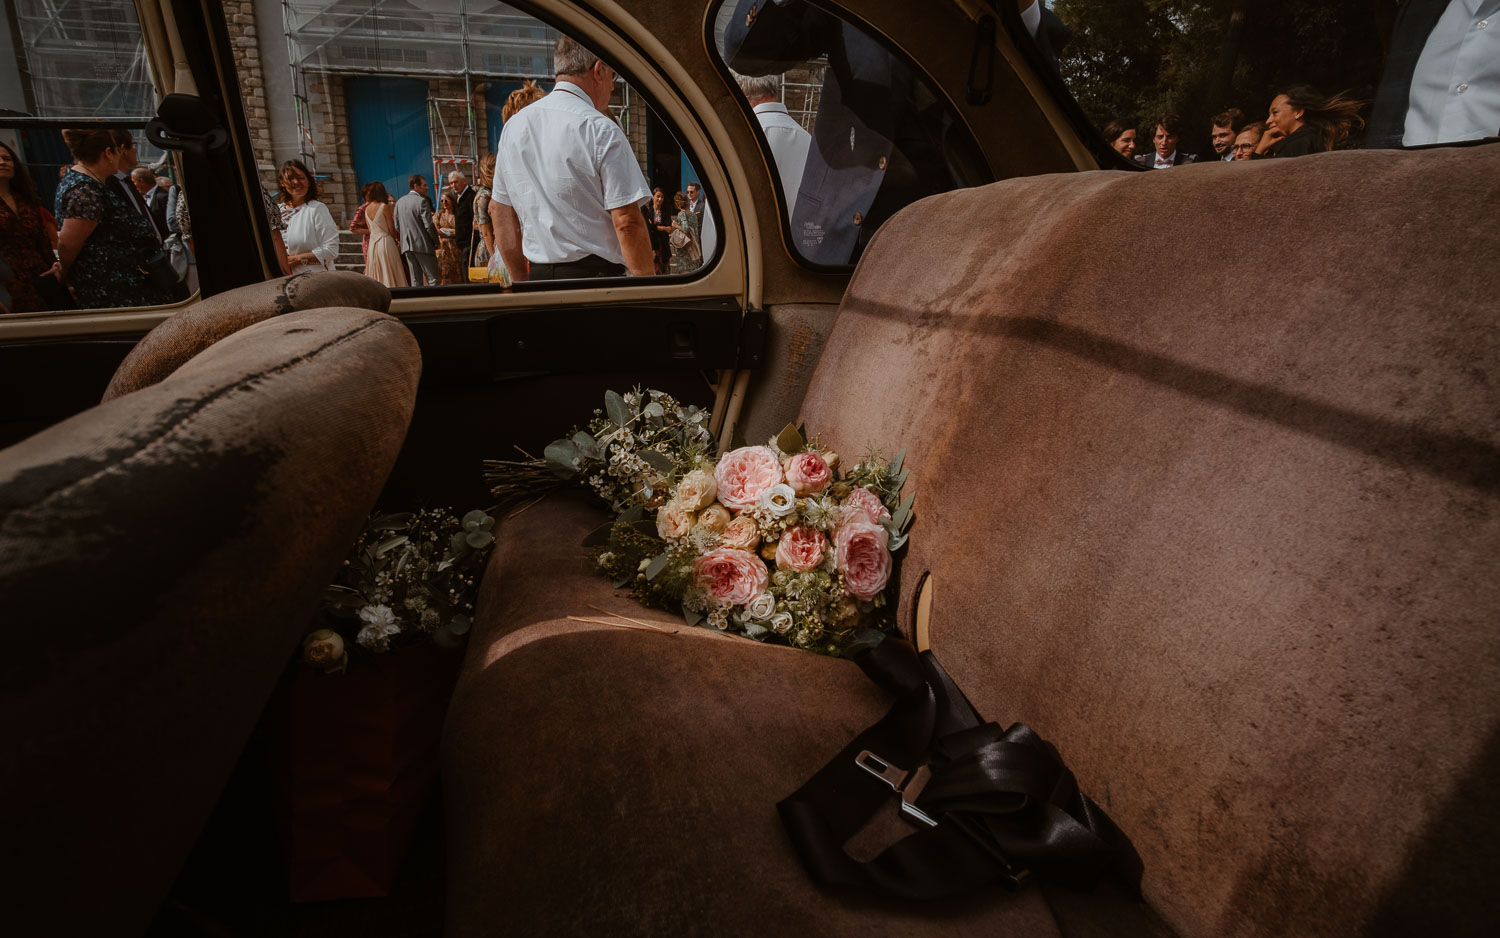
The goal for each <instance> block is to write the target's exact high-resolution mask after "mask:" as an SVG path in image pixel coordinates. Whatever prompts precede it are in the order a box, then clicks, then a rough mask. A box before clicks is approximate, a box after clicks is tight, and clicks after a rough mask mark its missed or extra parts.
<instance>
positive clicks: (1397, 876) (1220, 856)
mask: <svg viewBox="0 0 1500 938" xmlns="http://www.w3.org/2000/svg"><path fill="white" fill-rule="evenodd" d="M1497 246H1500V146H1495V145H1490V146H1480V147H1468V148H1462V149H1447V150H1439V151H1429V152H1420V153H1416V152H1414V153H1401V152H1341V153H1330V154H1322V155H1317V156H1310V157H1304V158H1298V159H1286V160H1269V161H1264V162H1257V163H1254V164H1251V165H1248V166H1240V165H1238V164H1213V165H1204V166H1189V167H1185V168H1179V169H1176V170H1173V171H1171V172H1157V173H1141V174H1133V173H1124V172H1095V173H1087V174H1082V175H1073V176H1052V177H1039V178H1034V179H1026V180H1014V181H1008V182H1002V183H997V184H995V185H992V186H989V187H986V188H983V189H980V190H970V191H964V192H957V193H951V194H947V195H942V196H937V197H933V198H931V199H928V200H926V201H923V202H921V203H919V204H917V205H915V206H913V207H911V208H910V209H908V210H907V211H905V212H903V213H901V214H900V215H898V216H897V217H896V218H894V219H893V220H891V221H890V222H888V223H887V224H886V225H885V226H884V227H883V228H882V229H881V231H880V233H879V235H878V236H877V237H876V238H875V239H874V241H873V243H872V244H871V246H870V249H869V250H868V251H867V252H866V254H865V256H864V258H863V260H862V262H861V264H860V266H859V269H858V271H857V273H856V275H855V278H854V281H853V283H852V284H851V286H850V289H849V292H848V295H847V296H846V298H845V301H844V303H843V305H842V307H841V309H840V313H839V318H838V321H837V322H836V324H835V326H834V329H833V333H832V335H831V337H830V339H829V342H828V346H827V348H826V350H825V351H824V353H823V356H822V360H821V361H820V363H819V366H818V370H817V372H816V374H815V375H814V378H813V382H812V385H811V388H810V390H809V393H808V396H807V399H806V401H805V403H804V407H803V411H802V415H801V416H802V419H803V420H804V421H805V423H806V425H807V426H808V428H809V429H810V430H819V431H822V432H823V433H824V434H825V440H826V441H827V442H830V443H832V444H833V445H834V446H835V448H837V449H838V450H839V451H840V452H859V451H861V450H862V449H863V447H865V446H867V445H869V444H875V445H878V446H881V447H884V448H885V449H886V450H887V453H888V455H889V454H893V453H894V451H896V450H898V449H900V448H902V447H906V448H908V450H909V455H908V458H907V465H908V466H909V467H911V469H912V476H911V480H910V482H909V483H908V485H909V486H910V487H911V488H910V491H914V492H915V493H916V496H917V501H916V511H917V524H916V526H915V528H914V529H913V537H912V541H911V546H910V548H909V554H908V556H907V557H906V558H905V561H904V563H903V566H902V570H901V585H902V587H903V590H904V592H905V596H906V598H907V599H909V598H910V591H911V589H912V587H914V585H915V583H916V579H917V577H918V576H919V575H920V574H921V573H922V572H924V571H929V570H930V571H932V573H933V583H934V589H935V594H934V603H933V613H932V625H931V632H930V635H931V645H932V647H933V649H934V651H935V652H936V653H937V655H938V657H939V659H940V660H941V661H943V662H944V663H945V665H946V666H947V667H948V669H949V670H950V671H951V672H952V673H953V675H954V677H955V679H956V680H957V682H958V684H959V686H961V687H963V688H964V689H965V690H966V691H967V693H968V694H969V695H970V696H971V697H972V699H973V701H974V703H975V704H976V705H977V707H978V708H979V710H980V712H981V713H983V714H985V715H986V716H987V717H989V718H990V719H994V720H997V721H999V722H1001V723H1007V724H1008V723H1010V722H1012V721H1024V722H1026V723H1028V724H1030V725H1031V726H1033V727H1034V728H1035V729H1036V730H1037V731H1038V732H1040V733H1041V734H1042V735H1043V736H1044V737H1046V738H1047V739H1049V740H1051V741H1053V742H1054V743H1056V744H1057V745H1058V746H1059V748H1060V749H1061V751H1062V753H1063V755H1064V757H1065V758H1066V760H1067V761H1068V762H1069V764H1070V765H1071V766H1072V767H1073V768H1074V769H1075V770H1076V772H1077V774H1078V776H1079V779H1080V781H1081V783H1082V785H1083V786H1084V788H1085V790H1086V791H1089V792H1091V793H1092V794H1093V795H1094V796H1095V797H1096V798H1097V799H1098V800H1099V801H1100V802H1101V803H1102V804H1103V805H1105V806H1106V808H1107V809H1108V810H1109V811H1110V812H1111V814H1112V815H1113V816H1114V817H1115V818H1116V819H1117V820H1118V821H1119V823H1120V825H1121V826H1122V827H1123V829H1124V830H1125V831H1126V832H1127V833H1128V834H1129V835H1131V837H1132V838H1133V840H1134V843H1135V845H1136V847H1137V848H1138V849H1139V851H1140V853H1141V856H1142V858H1143V859H1144V861H1145V868H1146V874H1145V884H1144V885H1145V892H1146V897H1147V899H1148V900H1149V901H1150V902H1151V903H1152V904H1153V905H1154V906H1156V907H1157V908H1158V909H1159V910H1160V911H1161V912H1162V913H1163V914H1164V916H1165V917H1166V918H1167V920H1168V921H1169V922H1170V923H1171V924H1172V925H1173V926H1174V927H1175V928H1177V929H1178V930H1180V931H1181V932H1182V933H1183V934H1184V935H1189V936H1217V935H1282V934H1308V935H1311V934H1316V935H1321V936H1337V935H1356V934H1362V935H1369V934H1402V933H1416V932H1418V931H1420V932H1422V933H1428V934H1440V933H1442V934H1475V933H1478V932H1477V931H1476V929H1490V932H1489V933H1493V926H1494V925H1495V922H1496V918H1497V909H1496V906H1495V904H1494V903H1493V900H1492V899H1491V898H1490V895H1491V892H1492V889H1493V879H1494V877H1495V876H1496V874H1497V873H1500V862H1497V849H1500V829H1497V828H1500V811H1497V810H1496V808H1495V804H1496V801H1495V795H1496V794H1497V787H1500V786H1497V779H1500V773H1497V769H1500V733H1497V730H1500V695H1497V694H1496V675H1497V673H1500V671H1497V666H1500V621H1497V620H1500V521H1497V507H1500V504H1497V492H1500V316H1497V310H1500V301H1497V297H1500V265H1496V263H1495V262H1494V258H1495V252H1496V248H1497ZM909 618H910V614H909V610H903V622H904V623H907V626H908V627H909Z"/></svg>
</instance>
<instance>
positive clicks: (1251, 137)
mask: <svg viewBox="0 0 1500 938" xmlns="http://www.w3.org/2000/svg"><path fill="white" fill-rule="evenodd" d="M1265 133H1266V125H1265V124H1262V123H1261V122H1260V121H1255V122H1254V123H1251V124H1246V125H1245V126H1244V128H1242V129H1241V130H1240V132H1239V135H1238V136H1236V137H1235V138H1234V147H1233V151H1234V161H1235V162H1236V163H1240V162H1244V161H1246V160H1252V159H1254V158H1255V152H1256V150H1257V148H1258V147H1259V146H1260V140H1261V137H1263V136H1265Z"/></svg>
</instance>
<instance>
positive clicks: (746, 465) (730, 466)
mask: <svg viewBox="0 0 1500 938" xmlns="http://www.w3.org/2000/svg"><path fill="white" fill-rule="evenodd" d="M781 479H782V476H781V460H779V459H777V458H776V454H775V453H773V452H771V450H770V449H769V448H768V447H765V446H742V447H740V448H739V449H737V450H732V451H730V452H728V453H725V454H724V455H723V456H722V457H721V458H720V459H719V464H718V465H717V466H715V467H714V482H715V483H716V484H717V485H718V495H719V501H720V502H722V503H723V504H724V507H725V508H728V509H729V510H731V511H744V510H745V509H746V508H749V507H751V506H753V505H754V504H755V503H756V502H757V501H759V500H760V496H761V493H762V492H764V491H765V490H766V489H769V488H770V487H771V486H773V485H777V484H779V483H780V482H781Z"/></svg>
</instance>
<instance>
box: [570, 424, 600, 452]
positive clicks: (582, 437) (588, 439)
mask: <svg viewBox="0 0 1500 938" xmlns="http://www.w3.org/2000/svg"><path fill="white" fill-rule="evenodd" d="M573 445H574V446H576V447H578V452H579V453H581V454H583V458H584V459H603V458H604V450H602V449H600V448H599V441H598V440H596V439H594V437H593V434H591V433H587V432H585V431H583V430H580V431H578V432H577V433H575V434H573Z"/></svg>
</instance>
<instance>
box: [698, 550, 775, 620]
mask: <svg viewBox="0 0 1500 938" xmlns="http://www.w3.org/2000/svg"><path fill="white" fill-rule="evenodd" d="M693 579H695V580H697V581H698V585H699V586H700V587H702V588H703V590H704V591H705V592H706V593H708V595H709V596H710V597H712V598H713V600H714V601H715V602H720V603H728V604H730V605H732V606H746V605H749V604H750V603H751V602H752V601H754V599H755V597H757V596H759V595H760V594H761V593H764V592H765V591H766V586H767V585H768V584H769V583H770V582H771V575H770V572H769V571H768V570H766V565H765V564H764V563H763V562H762V561H761V559H760V558H759V557H757V556H755V555H754V554H752V553H750V552H749V551H744V550H734V549H733V548H729V547H720V548H719V549H718V550H711V551H709V552H708V553H706V554H704V555H703V556H702V557H699V558H698V561H697V563H695V564H693Z"/></svg>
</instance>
